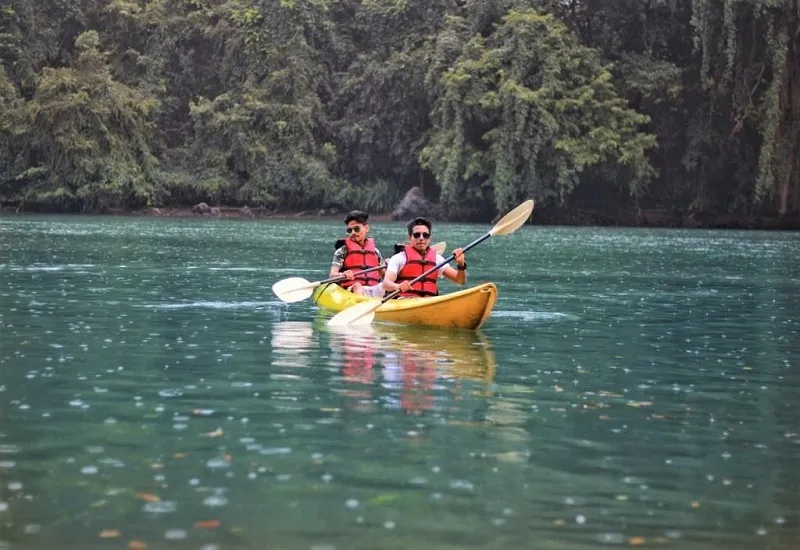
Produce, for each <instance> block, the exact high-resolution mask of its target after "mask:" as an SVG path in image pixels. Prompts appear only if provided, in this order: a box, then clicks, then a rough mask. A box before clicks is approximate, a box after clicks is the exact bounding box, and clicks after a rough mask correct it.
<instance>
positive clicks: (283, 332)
mask: <svg viewBox="0 0 800 550" xmlns="http://www.w3.org/2000/svg"><path fill="white" fill-rule="evenodd" d="M318 345H319V342H317V336H316V332H315V331H314V327H313V326H312V324H311V323H307V322H303V321H281V322H279V323H275V324H273V325H272V353H273V358H272V364H273V365H274V366H278V367H307V366H308V365H309V361H310V360H311V354H310V352H312V351H313V350H315V349H316V348H317V347H318Z"/></svg>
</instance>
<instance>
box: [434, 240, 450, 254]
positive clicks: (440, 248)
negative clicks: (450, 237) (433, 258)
mask: <svg viewBox="0 0 800 550" xmlns="http://www.w3.org/2000/svg"><path fill="white" fill-rule="evenodd" d="M433 249H434V250H435V251H436V253H437V254H444V251H445V250H447V242H446V241H442V242H440V243H436V244H435V245H433Z"/></svg>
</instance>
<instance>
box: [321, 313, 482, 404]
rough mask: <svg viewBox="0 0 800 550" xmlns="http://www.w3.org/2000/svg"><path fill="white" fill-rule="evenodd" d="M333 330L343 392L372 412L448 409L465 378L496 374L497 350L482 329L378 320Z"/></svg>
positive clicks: (456, 396)
mask: <svg viewBox="0 0 800 550" xmlns="http://www.w3.org/2000/svg"><path fill="white" fill-rule="evenodd" d="M328 334H329V344H330V347H331V350H332V351H333V353H334V355H336V356H338V357H340V358H341V365H342V366H341V374H342V379H343V380H344V382H345V384H346V388H345V389H344V390H343V392H342V393H343V395H345V396H346V397H347V398H348V403H349V405H348V406H349V407H350V408H352V409H353V410H357V411H361V412H369V411H373V410H374V409H375V407H376V406H378V405H379V406H382V407H385V408H389V409H397V410H400V411H402V412H404V413H406V414H412V415H420V414H423V413H425V412H426V411H431V410H433V409H437V408H438V409H440V410H444V409H445V408H446V407H447V406H448V405H447V403H448V402H449V401H451V400H452V399H453V398H455V399H458V398H459V395H460V393H461V392H462V391H463V382H464V381H467V380H471V381H477V382H482V383H483V385H484V386H485V385H486V384H488V383H490V382H491V381H492V380H493V377H494V372H495V356H494V352H493V351H492V347H491V344H490V343H489V341H488V339H487V338H486V336H485V335H483V334H481V333H473V332H467V331H428V330H425V329H420V328H415V327H405V326H394V325H379V324H375V325H368V326H366V327H357V328H356V327H348V328H344V329H329V333H328ZM482 391H483V392H484V393H485V391H486V390H485V388H484V389H483V390H482ZM379 396H380V398H379ZM437 400H439V401H441V406H440V407H437Z"/></svg>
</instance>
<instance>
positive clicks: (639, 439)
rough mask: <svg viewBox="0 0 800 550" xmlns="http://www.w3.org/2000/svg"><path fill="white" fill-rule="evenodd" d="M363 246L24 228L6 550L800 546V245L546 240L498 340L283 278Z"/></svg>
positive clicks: (27, 224) (504, 315)
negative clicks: (341, 313)
mask: <svg viewBox="0 0 800 550" xmlns="http://www.w3.org/2000/svg"><path fill="white" fill-rule="evenodd" d="M342 229H343V224H342V223H341V222H338V221H337V222H333V221H330V222H327V221H300V220H297V221H295V220H288V221H244V220H194V219H190V220H186V219H183V220H174V219H157V218H153V219H151V218H141V219H140V218H122V217H119V218H114V217H83V216H76V217H66V216H64V217H62V216H30V217H17V216H5V217H0V549H3V550H8V549H15V550H16V549H23V548H24V549H40V548H41V549H45V548H47V549H50V548H86V549H94V548H98V549H99V548H109V549H110V548H151V549H152V548H181V549H183V548H195V549H199V548H202V549H204V550H212V549H219V550H222V549H242V548H253V549H255V548H258V549H262V548H275V549H281V550H294V549H314V550H331V549H339V550H341V549H401V548H425V549H455V548H474V549H484V548H492V549H519V548H536V549H549V548H554V549H564V550H579V549H589V548H592V549H595V548H604V547H615V546H626V547H627V546H643V547H659V548H674V549H720V550H721V549H726V550H731V549H733V550H743V549H754V550H755V549H759V550H760V549H763V548H770V549H790V548H798V542H797V541H798V539H799V538H800V536H799V535H800V410H799V409H798V407H799V406H800V370H798V369H799V367H800V334H799V333H798V331H800V290H798V289H800V234H797V233H778V232H775V233H771V232H735V231H727V232H723V231H683V230H645V229H606V228H545V227H537V226H535V225H532V226H526V227H524V228H522V229H521V230H519V231H518V232H517V233H515V234H513V235H510V236H507V237H496V238H493V239H489V240H488V241H486V242H485V243H483V244H481V245H480V246H478V247H476V248H474V249H473V250H472V251H470V252H469V253H468V260H469V272H468V275H469V283H478V282H483V281H494V282H495V283H496V284H497V286H498V288H499V299H498V302H497V305H496V307H495V311H494V313H493V315H492V317H491V318H490V320H489V321H488V323H487V324H486V325H485V327H484V328H482V329H481V330H480V331H478V332H466V331H436V330H431V331H428V330H420V329H412V328H399V327H392V326H389V325H381V324H379V323H374V324H373V325H372V326H370V327H367V328H359V329H351V330H347V331H340V330H339V331H335V332H332V331H331V330H329V329H328V328H327V326H326V325H325V320H326V319H327V318H328V316H327V315H326V314H324V313H323V312H320V311H319V310H318V309H317V308H316V307H315V306H314V304H313V302H312V301H311V300H306V301H304V302H299V303H295V304H283V303H281V302H280V301H279V300H278V299H277V298H276V297H275V296H274V295H273V294H272V293H271V291H270V287H271V285H272V283H274V282H275V281H277V280H279V279H281V278H284V277H289V276H303V277H306V278H308V279H309V280H312V281H313V280H319V279H323V278H324V277H325V276H326V275H327V270H328V267H329V264H330V257H331V255H332V252H333V245H332V241H333V240H334V238H336V237H338V236H340V235H341V234H342V233H343V231H342ZM488 229H489V226H484V225H467V224H437V225H436V226H435V227H434V236H433V240H434V241H438V240H446V241H447V243H448V249H452V248H454V247H456V246H463V245H465V244H467V243H469V242H471V241H472V240H473V239H475V238H476V237H479V236H480V235H482V234H483V233H484V232H485V231H487V230H488ZM373 235H375V236H376V237H377V240H378V244H379V247H380V248H382V249H383V251H384V252H385V253H387V255H388V252H389V251H390V249H391V246H390V244H391V243H393V242H397V241H399V240H402V239H403V238H404V226H403V225H402V224H400V223H383V224H376V226H375V227H373ZM444 286H445V290H447V291H449V290H453V289H455V288H457V287H456V286H455V285H452V284H450V283H449V282H447V283H444Z"/></svg>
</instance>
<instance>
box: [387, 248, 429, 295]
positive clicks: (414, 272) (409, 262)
mask: <svg viewBox="0 0 800 550" xmlns="http://www.w3.org/2000/svg"><path fill="white" fill-rule="evenodd" d="M404 251H405V254H406V265H404V266H403V269H401V270H400V273H398V274H397V279H396V280H395V282H396V283H402V282H403V281H410V280H412V279H416V278H417V277H419V276H420V275H422V274H423V273H425V272H426V271H428V270H429V269H430V268H432V267H433V266H435V265H436V250H435V249H433V248H431V247H428V250H427V251H425V256H422V255H421V254H420V253H419V252H417V249H416V248H414V247H413V246H409V245H406V246H405V247H404ZM438 277H439V270H438V269H437V270H436V271H434V272H433V273H429V274H428V275H426V276H425V278H423V279H420V280H419V281H417V282H416V283H414V284H412V285H411V290H410V291H409V292H401V293H400V294H398V296H415V297H419V296H438V294H439V288H438V287H437V286H436V279H437V278H438Z"/></svg>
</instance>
